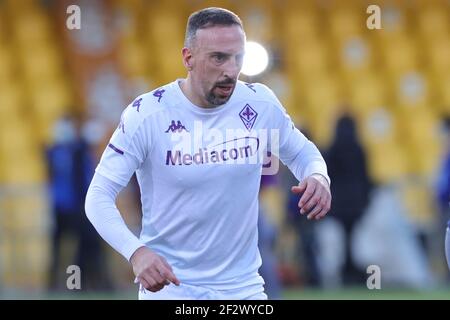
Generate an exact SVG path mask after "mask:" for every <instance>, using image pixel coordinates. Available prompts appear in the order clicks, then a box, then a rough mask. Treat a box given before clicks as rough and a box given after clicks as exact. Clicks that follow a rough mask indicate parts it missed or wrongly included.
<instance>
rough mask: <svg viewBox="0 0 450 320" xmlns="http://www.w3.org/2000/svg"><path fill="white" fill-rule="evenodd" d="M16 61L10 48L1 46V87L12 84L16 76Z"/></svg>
mask: <svg viewBox="0 0 450 320" xmlns="http://www.w3.org/2000/svg"><path fill="white" fill-rule="evenodd" d="M14 63H15V60H14V59H13V54H12V52H11V51H10V49H9V47H6V46H1V45H0V87H1V86H2V85H4V84H5V83H8V82H10V81H11V80H12V79H11V77H12V76H13V74H14V67H15V64H14Z"/></svg>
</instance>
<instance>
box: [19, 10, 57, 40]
mask: <svg viewBox="0 0 450 320" xmlns="http://www.w3.org/2000/svg"><path fill="white" fill-rule="evenodd" d="M14 31H15V36H16V39H17V41H18V43H19V45H20V46H22V47H25V48H28V49H33V47H34V45H35V44H37V43H41V42H49V41H51V40H52V29H51V26H50V22H49V18H48V17H47V16H46V15H45V13H44V12H40V11H36V12H32V13H29V14H27V13H23V14H22V15H20V17H18V18H17V19H15V20H14Z"/></svg>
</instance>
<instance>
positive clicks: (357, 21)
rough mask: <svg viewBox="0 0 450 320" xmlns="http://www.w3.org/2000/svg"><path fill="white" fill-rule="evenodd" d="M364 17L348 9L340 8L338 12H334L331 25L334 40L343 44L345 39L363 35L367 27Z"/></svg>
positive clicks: (332, 12) (330, 18)
mask: <svg viewBox="0 0 450 320" xmlns="http://www.w3.org/2000/svg"><path fill="white" fill-rule="evenodd" d="M362 17H363V16H362V15H361V14H359V13H358V12H357V11H354V10H351V9H350V8H347V7H339V8H338V9H336V10H332V11H331V14H330V17H329V23H330V32H331V35H332V37H333V38H334V40H335V41H337V42H338V43H341V42H342V41H343V40H345V39H350V38H353V37H356V36H359V35H361V34H362V32H363V31H364V28H365V27H366V24H365V21H364V20H363V19H362Z"/></svg>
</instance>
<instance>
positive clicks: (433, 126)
mask: <svg viewBox="0 0 450 320" xmlns="http://www.w3.org/2000/svg"><path fill="white" fill-rule="evenodd" d="M398 117H399V120H401V121H399V128H400V130H401V137H402V140H403V141H404V145H405V146H406V147H407V148H408V152H409V154H410V157H409V159H410V161H411V165H412V171H413V172H414V173H416V174H422V175H431V174H433V172H434V171H435V169H436V167H437V165H438V163H439V159H440V148H441V147H440V139H439V128H440V127H439V121H438V119H437V117H436V116H435V115H434V113H433V112H432V111H431V110H430V109H429V108H426V107H423V108H418V109H415V110H411V111H409V110H404V111H403V112H399V114H398Z"/></svg>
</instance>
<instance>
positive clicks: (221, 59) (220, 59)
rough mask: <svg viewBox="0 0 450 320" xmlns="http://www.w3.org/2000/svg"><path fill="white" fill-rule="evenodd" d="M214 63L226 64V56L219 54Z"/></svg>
mask: <svg viewBox="0 0 450 320" xmlns="http://www.w3.org/2000/svg"><path fill="white" fill-rule="evenodd" d="M214 61H216V62H224V61H225V56H224V55H222V54H217V55H215V56H214Z"/></svg>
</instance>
